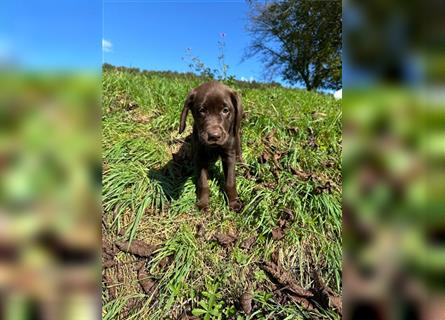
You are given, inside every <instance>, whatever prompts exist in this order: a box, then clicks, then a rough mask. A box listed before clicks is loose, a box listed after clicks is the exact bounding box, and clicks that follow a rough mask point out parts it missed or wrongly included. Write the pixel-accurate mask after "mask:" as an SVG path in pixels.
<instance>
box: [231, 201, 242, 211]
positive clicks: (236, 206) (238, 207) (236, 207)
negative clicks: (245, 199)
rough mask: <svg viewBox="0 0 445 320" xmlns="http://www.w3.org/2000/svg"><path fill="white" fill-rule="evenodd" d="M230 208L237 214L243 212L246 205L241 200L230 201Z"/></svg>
mask: <svg viewBox="0 0 445 320" xmlns="http://www.w3.org/2000/svg"><path fill="white" fill-rule="evenodd" d="M229 208H230V209H231V210H233V211H235V212H241V211H242V210H243V208H244V204H243V203H242V202H241V200H240V199H239V198H236V199H235V200H232V201H230V203H229Z"/></svg>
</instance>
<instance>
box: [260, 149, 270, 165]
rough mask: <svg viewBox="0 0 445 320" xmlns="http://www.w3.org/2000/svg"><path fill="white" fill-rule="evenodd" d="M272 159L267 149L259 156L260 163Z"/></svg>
mask: <svg viewBox="0 0 445 320" xmlns="http://www.w3.org/2000/svg"><path fill="white" fill-rule="evenodd" d="M269 159H270V154H269V153H268V152H266V151H264V152H263V153H262V154H261V156H259V158H258V163H260V164H265V163H266V162H267V161H269Z"/></svg>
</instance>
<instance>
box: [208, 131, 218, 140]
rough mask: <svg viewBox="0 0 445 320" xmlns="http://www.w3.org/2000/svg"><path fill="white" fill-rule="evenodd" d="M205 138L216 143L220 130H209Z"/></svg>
mask: <svg viewBox="0 0 445 320" xmlns="http://www.w3.org/2000/svg"><path fill="white" fill-rule="evenodd" d="M207 138H208V140H209V141H210V142H216V141H218V140H219V139H220V138H221V131H220V130H210V131H208V132H207Z"/></svg>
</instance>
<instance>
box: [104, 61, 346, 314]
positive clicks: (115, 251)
mask: <svg viewBox="0 0 445 320" xmlns="http://www.w3.org/2000/svg"><path fill="white" fill-rule="evenodd" d="M202 81H203V80H202V79H199V78H197V77H194V76H192V75H187V76H179V75H174V74H169V76H166V74H160V73H148V72H145V73H141V72H137V71H134V70H133V71H131V72H129V71H126V70H125V69H115V68H112V67H108V68H106V69H105V70H104V75H103V97H102V99H103V114H102V123H103V157H104V158H103V167H104V173H103V224H102V225H103V239H104V240H103V243H104V244H103V246H104V257H103V259H104V266H105V265H106V267H109V268H106V269H105V270H104V271H103V284H104V286H103V288H104V290H103V300H104V301H103V305H104V308H103V317H104V319H115V318H119V317H120V318H122V319H129V318H131V317H132V316H134V318H136V317H137V318H141V319H193V315H195V316H196V317H197V318H196V319H198V318H199V319H200V318H202V319H265V318H267V319H300V318H317V319H318V318H339V315H338V313H336V312H335V310H334V308H333V305H332V304H331V303H327V304H324V303H323V301H322V299H319V298H313V297H312V298H308V299H305V298H301V296H299V295H298V294H296V293H295V287H297V286H298V288H299V287H301V288H302V289H307V290H310V292H311V293H314V292H321V291H322V293H324V292H326V291H329V292H331V295H332V296H335V295H336V294H340V293H341V108H340V105H339V102H337V101H335V100H334V99H333V98H332V97H330V96H325V95H321V94H317V93H309V92H306V91H300V90H291V89H285V88H282V87H279V86H271V87H268V86H258V88H254V87H249V86H247V85H246V86H243V85H242V84H240V83H228V85H230V86H232V87H233V88H234V89H236V90H237V91H238V92H239V93H240V94H241V97H242V101H243V106H244V110H245V119H244V120H243V123H242V133H243V138H242V140H243V157H244V161H245V163H244V164H242V165H238V167H237V186H238V191H239V194H240V198H241V200H242V201H243V202H244V204H245V208H244V210H243V212H241V213H238V214H237V213H234V212H231V211H230V210H228V208H227V205H226V203H225V198H224V194H223V192H222V191H221V181H223V175H222V167H221V164H220V163H217V165H216V166H215V169H214V170H213V178H212V180H211V181H210V189H211V196H210V209H209V211H208V212H207V213H202V212H199V211H198V210H197V209H196V206H195V202H196V196H195V186H194V184H193V179H192V177H191V175H192V169H191V168H192V167H191V162H190V146H189V139H188V138H187V136H188V135H189V134H190V133H191V125H190V124H191V123H192V119H191V115H190V116H189V119H188V126H187V129H186V132H185V133H184V134H182V135H179V134H178V126H179V115H180V112H181V109H182V105H183V102H184V99H185V97H186V96H187V93H188V92H189V90H190V89H192V88H193V87H195V86H197V85H199V84H200V83H201V82H202ZM129 239H136V240H142V241H143V242H144V243H146V244H149V245H152V246H144V245H143V244H141V246H140V247H137V248H136V249H138V250H140V251H139V256H138V255H137V254H131V253H128V252H125V251H128V246H127V245H126V244H125V243H123V242H122V241H125V240H129ZM139 244H140V243H139V242H137V241H133V243H132V247H133V249H134V248H135V247H136V246H137V245H139ZM141 252H142V253H141ZM133 253H134V252H133ZM140 255H143V256H144V255H145V256H149V257H140ZM271 269H272V270H271ZM318 277H319V278H321V279H322V282H323V283H324V289H320V283H319V282H320V281H317V278H318ZM286 283H287V284H286ZM321 287H323V285H321ZM317 290H318V291H317ZM250 307H251V310H249V309H250ZM247 313H249V315H248V314H247Z"/></svg>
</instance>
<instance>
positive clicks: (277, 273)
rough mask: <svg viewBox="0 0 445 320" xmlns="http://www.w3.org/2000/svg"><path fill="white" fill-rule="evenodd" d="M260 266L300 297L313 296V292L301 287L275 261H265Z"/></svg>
mask: <svg viewBox="0 0 445 320" xmlns="http://www.w3.org/2000/svg"><path fill="white" fill-rule="evenodd" d="M260 267H261V268H262V269H263V270H264V271H266V272H267V273H268V274H269V275H271V276H272V277H273V278H274V279H275V280H276V281H277V282H278V283H279V284H280V285H281V286H283V287H287V288H286V289H287V290H289V291H291V292H293V293H294V294H296V295H298V296H299V297H304V298H312V297H313V293H312V292H310V291H309V290H306V289H304V288H303V287H301V286H300V285H299V284H298V283H297V281H296V280H295V279H294V278H293V277H292V276H291V275H290V274H289V273H288V272H287V271H285V270H284V269H283V268H282V267H280V266H278V265H277V264H275V263H273V262H267V261H266V262H264V263H262V264H261V265H260Z"/></svg>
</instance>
